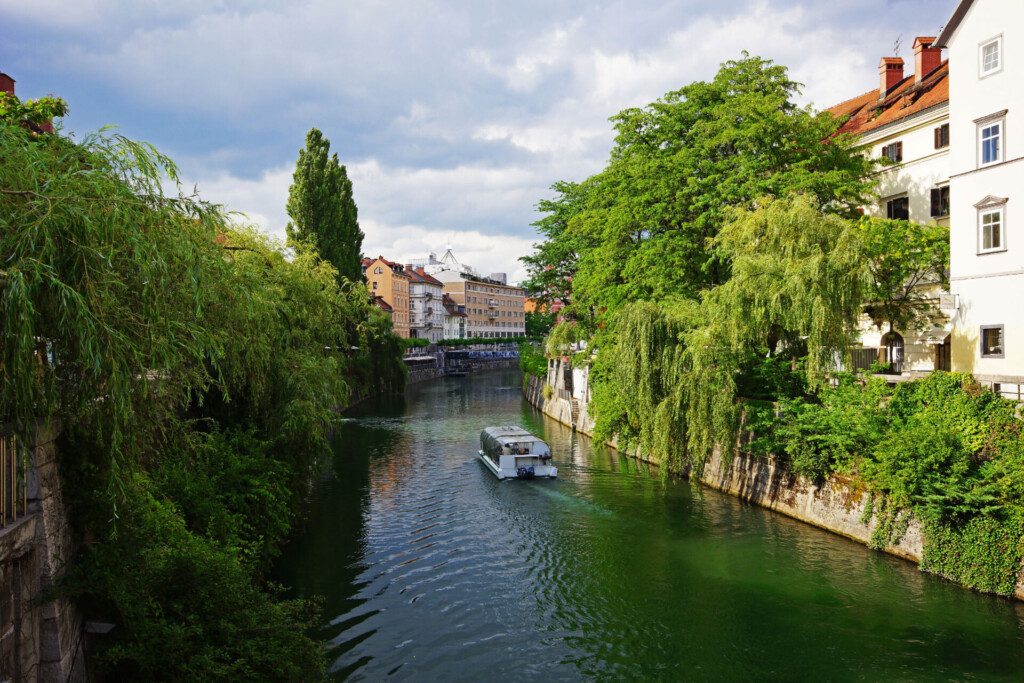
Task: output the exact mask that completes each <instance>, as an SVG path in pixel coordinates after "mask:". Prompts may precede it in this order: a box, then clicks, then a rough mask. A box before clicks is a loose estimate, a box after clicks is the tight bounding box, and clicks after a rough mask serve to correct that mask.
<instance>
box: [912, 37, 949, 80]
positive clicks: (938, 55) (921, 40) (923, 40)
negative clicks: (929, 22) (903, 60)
mask: <svg viewBox="0 0 1024 683" xmlns="http://www.w3.org/2000/svg"><path fill="white" fill-rule="evenodd" d="M933 44H935V38H934V37H932V36H918V37H917V38H915V39H914V82H915V83H920V82H921V81H923V80H924V79H925V77H927V76H928V74H930V73H931V72H933V71H935V70H936V69H938V68H939V65H940V64H942V48H941V47H932V45H933Z"/></svg>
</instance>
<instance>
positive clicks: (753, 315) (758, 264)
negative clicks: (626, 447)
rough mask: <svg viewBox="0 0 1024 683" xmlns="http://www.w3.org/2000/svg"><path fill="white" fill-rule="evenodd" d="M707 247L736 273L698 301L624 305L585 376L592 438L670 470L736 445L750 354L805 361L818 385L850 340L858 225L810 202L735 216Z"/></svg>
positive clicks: (860, 282) (857, 289)
mask: <svg viewBox="0 0 1024 683" xmlns="http://www.w3.org/2000/svg"><path fill="white" fill-rule="evenodd" d="M711 247H712V248H713V249H715V250H716V252H717V253H718V256H719V257H720V258H722V260H723V261H724V262H728V263H730V264H731V272H732V276H731V277H730V278H729V279H728V280H726V281H725V282H724V283H722V284H721V285H719V286H717V287H713V288H711V289H710V290H708V291H707V292H705V293H704V296H703V297H702V298H701V300H700V301H693V300H689V299H685V298H682V297H680V298H677V299H674V300H669V301H665V302H662V303H660V304H657V305H656V304H653V303H649V302H640V303H633V304H629V305H627V306H625V307H624V308H623V309H621V311H619V312H618V313H617V314H616V315H615V318H614V319H613V320H612V322H613V326H614V331H613V332H611V333H607V334H604V335H598V337H597V339H598V340H599V344H600V346H599V349H600V350H599V354H598V358H597V361H596V362H595V364H594V371H593V373H592V374H591V376H592V377H593V378H594V383H595V384H594V393H593V396H594V399H593V400H594V413H595V415H596V418H597V427H598V432H599V437H606V438H607V437H610V436H612V435H614V434H619V435H620V438H621V439H622V440H624V441H626V442H627V443H630V442H633V443H636V444H637V445H639V446H640V447H641V448H643V450H644V452H645V453H646V454H648V455H650V456H651V457H653V458H656V459H658V460H659V461H661V462H663V463H665V464H667V465H668V466H669V467H670V468H672V469H675V470H682V469H685V468H688V467H694V468H696V469H698V470H699V469H700V468H701V467H702V466H703V463H704V461H705V459H706V458H707V457H708V456H709V455H710V453H711V452H712V450H713V449H714V448H715V446H716V445H721V444H729V443H733V440H734V438H735V430H736V426H737V422H738V418H739V411H738V407H737V399H738V398H739V397H738V395H737V383H738V381H739V379H740V376H741V374H742V373H743V372H749V360H750V358H751V357H753V358H755V359H756V358H760V359H764V358H770V357H772V356H775V355H777V354H782V353H785V354H787V355H789V356H790V357H791V358H796V357H805V358H806V360H805V361H804V365H803V367H804V368H805V370H804V372H805V375H806V379H807V380H808V382H809V383H810V385H811V386H815V385H816V384H820V382H821V381H822V380H823V378H824V375H825V372H826V371H827V370H828V369H830V368H831V367H833V365H834V362H835V359H836V357H837V356H840V355H841V354H843V353H844V352H845V350H846V348H847V346H848V345H849V343H850V340H851V339H852V338H853V337H854V335H855V333H856V325H857V320H858V318H859V316H860V312H861V305H862V302H863V294H862V292H863V290H864V287H865V284H866V272H865V266H864V262H863V258H862V256H861V247H860V243H859V241H858V240H857V232H856V224H855V223H854V222H853V221H850V220H847V219H844V218H841V217H839V216H835V215H831V214H826V213H823V212H822V211H821V209H820V207H819V206H818V204H817V200H816V199H814V198H813V197H810V196H806V195H797V196H795V197H792V198H787V199H775V200H766V201H765V202H764V203H763V204H762V205H761V206H759V207H758V208H756V209H754V210H752V211H734V212H733V216H732V220H731V221H729V223H728V224H727V225H726V226H725V227H724V228H723V229H722V230H721V232H720V233H719V235H718V237H716V239H715V240H714V241H713V242H712V244H711Z"/></svg>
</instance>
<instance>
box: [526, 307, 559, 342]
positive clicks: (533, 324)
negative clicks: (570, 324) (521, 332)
mask: <svg viewBox="0 0 1024 683" xmlns="http://www.w3.org/2000/svg"><path fill="white" fill-rule="evenodd" d="M557 316H558V314H557V313H547V312H545V311H540V310H537V311H530V312H529V313H527V314H526V336H527V337H529V338H530V339H542V338H543V337H545V336H546V335H547V333H548V332H550V331H551V328H552V327H554V326H555V318H556V317H557Z"/></svg>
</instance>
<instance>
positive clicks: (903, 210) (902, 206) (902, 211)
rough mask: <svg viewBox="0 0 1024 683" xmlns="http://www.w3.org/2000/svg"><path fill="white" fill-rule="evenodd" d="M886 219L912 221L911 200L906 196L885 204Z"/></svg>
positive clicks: (895, 198)
mask: <svg viewBox="0 0 1024 683" xmlns="http://www.w3.org/2000/svg"><path fill="white" fill-rule="evenodd" d="M885 217H886V218H891V219H893V220H901V221H908V220H910V198H909V197H907V196H906V195H904V196H902V197H894V198H892V199H890V200H888V201H887V202H886V203H885Z"/></svg>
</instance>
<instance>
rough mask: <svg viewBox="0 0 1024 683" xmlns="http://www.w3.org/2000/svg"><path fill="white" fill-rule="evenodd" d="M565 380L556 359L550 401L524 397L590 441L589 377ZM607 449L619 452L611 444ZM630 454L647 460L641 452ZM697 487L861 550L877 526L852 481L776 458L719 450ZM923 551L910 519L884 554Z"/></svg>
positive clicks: (534, 382)
mask: <svg viewBox="0 0 1024 683" xmlns="http://www.w3.org/2000/svg"><path fill="white" fill-rule="evenodd" d="M565 377H566V374H565V370H564V361H562V360H557V359H556V360H554V361H553V362H552V363H551V364H549V368H548V377H547V382H548V383H549V385H550V386H551V389H549V390H548V392H547V393H548V397H547V398H545V397H544V393H545V390H544V385H545V380H542V379H540V378H537V377H530V378H529V380H528V381H527V383H526V384H525V385H524V393H525V395H526V398H527V400H528V401H529V402H530V403H531V404H533V405H534V406H536V407H537V408H539V409H540V410H541V411H542V412H543V413H544V414H545V415H548V416H549V417H551V418H554V419H555V420H557V421H558V422H561V423H562V424H565V425H568V426H570V427H572V428H573V429H575V430H576V431H577V432H580V433H581V434H585V435H587V436H592V435H593V433H594V422H593V419H592V418H591V417H590V415H589V413H588V411H587V405H588V403H589V398H590V391H589V387H588V386H586V384H587V379H588V378H587V377H586V376H585V375H583V376H580V375H576V374H573V375H572V376H571V377H572V379H571V380H570V381H571V383H572V387H571V388H570V387H567V386H566V382H565V379H564V378H565ZM581 384H582V385H583V386H581ZM572 397H580V398H586V399H587V403H581V404H580V406H579V410H578V416H577V418H576V420H573V419H572V400H573V398H572ZM577 400H579V399H577ZM607 445H608V446H610V447H612V448H617V444H616V443H615V442H614V441H613V442H611V443H609V444H607ZM629 455H632V456H633V457H637V458H639V459H641V460H646V458H645V457H644V454H643V453H641V452H639V451H637V452H635V453H631V454H629ZM655 464H656V463H655ZM701 483H703V484H705V485H707V486H710V487H711V488H714V489H717V490H719V491H723V492H725V493H729V494H732V495H734V496H737V497H739V498H742V499H743V500H745V501H748V502H750V503H754V504H755V505H760V506H761V507H765V508H769V509H771V510H775V511H777V512H781V513H782V514H785V515H788V516H789V517H793V518H795V519H799V520H801V521H803V522H807V523H808V524H813V525H814V526H817V527H820V528H822V529H827V530H828V531H832V532H834V533H837V534H840V535H842V536H846V537H847V538H850V539H853V540H855V541H858V542H859V543H863V544H865V545H867V544H868V542H869V540H870V539H871V535H872V533H873V532H874V530H875V528H876V526H877V525H878V516H877V515H873V516H872V518H871V520H870V521H869V522H868V523H866V524H865V523H864V522H863V521H861V520H862V519H863V516H864V510H865V507H866V505H867V503H868V494H867V492H866V491H864V490H863V488H861V487H858V486H857V485H856V483H855V482H852V481H850V480H848V479H845V478H843V477H839V476H833V477H830V478H829V479H828V480H827V481H826V482H824V483H823V484H822V485H821V486H818V485H816V484H815V483H814V482H813V481H810V480H808V479H805V478H804V477H799V476H796V475H794V474H793V473H791V472H790V471H789V470H788V469H787V468H786V467H785V464H784V463H783V462H781V461H780V460H779V459H777V458H759V457H753V456H751V455H748V454H745V453H737V454H736V455H734V456H733V457H732V459H731V460H729V459H726V458H723V457H722V452H721V449H717V450H716V452H715V453H714V454H713V455H712V457H711V458H710V459H709V460H708V462H707V464H706V465H705V467H704V473H703V475H702V476H701ZM923 547H924V541H923V537H922V533H921V525H920V524H919V523H918V521H917V520H916V519H911V520H910V524H909V525H908V527H907V531H906V533H905V534H904V535H903V538H902V539H901V540H900V542H899V543H897V544H895V545H891V546H889V547H887V548H885V552H887V553H890V554H892V555H896V556H897V557H902V558H904V559H907V560H911V561H913V562H917V563H919V564H920V562H921V557H922V554H923ZM1016 597H1017V599H1019V600H1024V570H1022V572H1021V575H1020V576H1019V577H1018V579H1017V590H1016Z"/></svg>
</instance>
